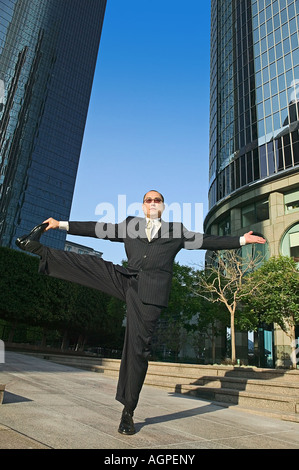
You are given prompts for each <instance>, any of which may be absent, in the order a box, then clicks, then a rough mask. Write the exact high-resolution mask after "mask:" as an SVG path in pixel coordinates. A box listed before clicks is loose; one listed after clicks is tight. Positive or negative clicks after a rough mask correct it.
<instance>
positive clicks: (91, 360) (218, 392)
mask: <svg viewBox="0 0 299 470" xmlns="http://www.w3.org/2000/svg"><path fill="white" fill-rule="evenodd" d="M34 355H36V354H34ZM39 356H40V357H41V358H43V359H47V360H51V361H53V362H57V363H59V364H63V365H69V366H72V367H78V368H81V369H84V370H90V371H94V372H98V373H102V374H105V375H108V376H110V377H115V378H117V377H118V372H119V367H120V360H119V359H106V358H98V357H87V356H80V357H79V356H73V355H72V356H67V355H59V354H58V355H55V354H54V355H53V354H40V355H39ZM145 384H146V385H152V386H155V387H159V388H163V389H165V390H167V391H169V392H171V393H182V394H187V395H192V396H196V397H198V398H202V399H205V400H209V401H213V402H214V403H218V404H220V405H221V406H238V407H239V408H242V409H248V410H250V411H251V412H254V411H255V412H258V413H268V414H269V413H271V414H272V415H273V416H277V415H278V416H279V417H280V419H288V420H291V421H296V422H297V421H298V422H299V371H298V370H284V369H259V368H255V367H230V366H212V365H197V364H176V363H167V362H166V363H165V362H164V363H163V362H150V363H149V367H148V372H147V375H146V378H145Z"/></svg>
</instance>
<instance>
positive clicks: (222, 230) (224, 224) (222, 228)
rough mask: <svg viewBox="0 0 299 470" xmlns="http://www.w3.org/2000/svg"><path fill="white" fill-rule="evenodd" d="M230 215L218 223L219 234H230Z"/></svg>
mask: <svg viewBox="0 0 299 470" xmlns="http://www.w3.org/2000/svg"><path fill="white" fill-rule="evenodd" d="M230 233H231V232H230V216H229V217H227V218H226V219H223V220H222V221H221V222H219V224H218V235H221V236H222V235H230Z"/></svg>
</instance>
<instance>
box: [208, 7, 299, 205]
mask: <svg viewBox="0 0 299 470" xmlns="http://www.w3.org/2000/svg"><path fill="white" fill-rule="evenodd" d="M211 6H212V8H211V88H210V93H211V96H210V191H209V207H210V209H212V208H213V207H214V206H215V204H217V203H218V201H221V200H222V199H223V198H225V197H226V196H228V195H230V194H232V193H234V192H235V191H238V190H239V189H241V188H245V187H248V186H249V185H251V184H252V183H255V182H258V181H262V180H264V179H267V178H269V177H272V176H273V175H275V174H279V173H282V172H286V171H292V170H293V171H295V170H296V168H297V169H298V170H299V47H298V46H299V44H298V40H299V37H298V26H299V0H212V2H211Z"/></svg>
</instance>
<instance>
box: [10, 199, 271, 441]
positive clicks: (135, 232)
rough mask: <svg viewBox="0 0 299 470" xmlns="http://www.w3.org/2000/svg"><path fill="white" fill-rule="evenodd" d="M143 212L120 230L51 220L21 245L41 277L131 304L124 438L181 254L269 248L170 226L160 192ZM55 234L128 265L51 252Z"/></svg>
mask: <svg viewBox="0 0 299 470" xmlns="http://www.w3.org/2000/svg"><path fill="white" fill-rule="evenodd" d="M142 208H143V211H144V214H145V218H140V217H128V218H127V219H126V220H125V221H123V222H122V223H120V224H107V223H97V222H59V221H57V220H55V219H53V218H49V219H47V220H46V221H45V222H44V223H43V224H42V225H41V226H38V227H37V228H35V229H34V230H33V231H32V232H31V234H29V235H28V236H24V237H21V238H20V239H18V240H17V245H18V246H19V247H20V248H22V249H24V250H26V251H30V252H32V253H35V254H37V255H39V256H40V258H41V260H40V266H39V272H41V273H44V274H47V275H50V276H54V277H57V278H61V279H65V280H68V281H72V282H76V283H79V284H82V285H85V286H88V287H93V288H95V289H98V290H101V291H103V292H105V293H107V294H109V295H112V296H115V297H117V298H119V299H121V300H124V301H125V302H126V304H127V326H126V334H125V340H124V347H123V353H122V360H121V365H120V371H119V380H118V385H117V392H116V399H117V400H118V401H119V402H121V403H122V404H123V405H124V410H123V413H122V418H121V422H120V426H119V429H118V431H119V432H120V433H122V434H134V433H135V427H134V422H133V413H134V410H135V408H136V406H137V403H138V399H139V394H140V391H141V388H142V385H143V383H144V379H145V375H146V372H147V367H148V357H149V354H150V342H151V338H152V335H153V332H154V328H155V325H156V323H157V320H158V318H159V316H160V313H161V310H162V308H165V307H166V306H167V303H168V297H169V293H170V289H171V281H172V270H173V262H174V259H175V256H176V254H177V253H178V252H179V251H180V250H181V249H182V248H186V249H203V250H224V249H234V248H239V247H240V246H241V245H242V244H244V245H245V244H247V243H265V240H264V239H263V238H261V237H257V236H254V235H253V234H252V232H249V233H246V234H245V235H244V236H243V237H218V236H213V235H206V234H200V233H196V232H190V231H188V230H187V229H186V228H185V227H184V226H183V224H181V223H177V222H173V223H166V222H164V221H163V220H162V219H161V215H162V213H163V210H164V208H165V206H164V198H163V196H162V194H161V193H159V192H158V191H155V190H151V191H149V192H147V193H146V194H145V196H144V199H143V205H142ZM50 229H62V230H63V229H64V230H67V231H68V233H69V234H71V235H80V236H88V237H96V238H101V239H106V240H110V241H117V242H122V243H124V245H125V250H126V254H127V258H128V265H127V267H123V266H120V265H114V264H112V263H110V262H107V261H105V260H103V259H99V258H96V257H91V256H88V255H79V254H76V253H69V252H65V251H61V250H54V249H52V248H48V247H45V246H43V245H42V244H41V243H39V237H40V235H41V233H42V232H43V231H44V230H46V231H47V230H50Z"/></svg>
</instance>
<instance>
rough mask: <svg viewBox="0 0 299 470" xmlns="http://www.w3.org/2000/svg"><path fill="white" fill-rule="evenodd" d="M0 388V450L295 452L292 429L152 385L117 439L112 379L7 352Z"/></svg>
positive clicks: (298, 433) (296, 428)
mask: <svg viewBox="0 0 299 470" xmlns="http://www.w3.org/2000/svg"><path fill="white" fill-rule="evenodd" d="M0 383H5V384H6V391H5V394H4V400H3V404H2V405H1V406H0V449H107V451H108V450H109V449H110V450H113V449H115V450H116V449H117V450H124V449H126V451H128V450H133V449H155V450H160V451H163V450H168V451H169V452H170V451H172V452H173V451H178V450H184V451H185V453H186V451H187V452H188V451H190V450H192V449H194V450H195V449H299V424H296V423H292V422H287V421H282V420H280V419H274V418H269V417H266V416H262V415H255V414H252V413H249V412H245V411H243V410H241V409H239V408H238V407H237V406H231V407H228V408H224V407H221V406H218V405H216V404H213V403H211V402H208V401H205V400H201V399H198V398H191V397H186V396H183V395H180V394H174V393H169V392H166V391H164V390H161V389H158V388H155V387H151V386H144V388H143V390H142V393H141V397H140V402H139V406H138V408H137V409H136V412H135V424H136V430H137V433H136V434H135V435H134V436H122V435H120V434H119V433H118V432H117V429H118V425H119V420H120V415H121V411H122V406H121V405H120V404H119V403H118V402H116V401H115V399H114V396H115V391H116V380H115V379H114V378H109V377H107V376H105V375H104V374H100V373H95V372H87V371H84V370H79V369H76V368H73V367H67V366H62V365H59V364H55V363H52V362H49V361H47V360H43V359H40V358H36V357H32V356H29V355H25V354H19V353H14V352H6V354H5V364H0ZM107 455H109V454H107ZM111 455H112V454H111V452H110V456H111ZM190 455H191V454H190ZM190 463H191V462H190Z"/></svg>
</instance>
